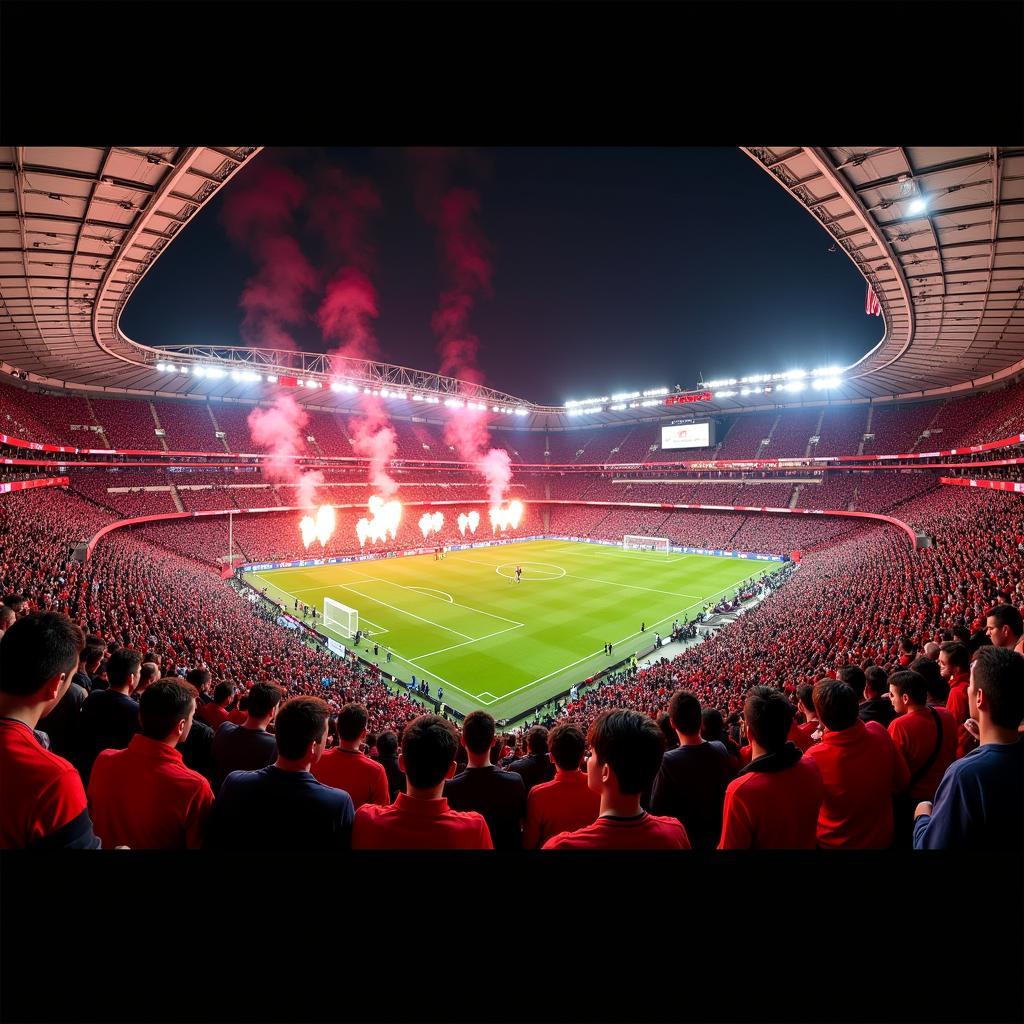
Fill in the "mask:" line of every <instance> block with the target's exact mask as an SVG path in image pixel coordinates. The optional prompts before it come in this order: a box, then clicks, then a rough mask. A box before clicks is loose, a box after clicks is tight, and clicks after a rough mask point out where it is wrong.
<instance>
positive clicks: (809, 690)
mask: <svg viewBox="0 0 1024 1024" xmlns="http://www.w3.org/2000/svg"><path fill="white" fill-rule="evenodd" d="M796 703H797V708H798V709H799V710H800V711H801V712H803V716H804V721H803V724H802V725H798V726H797V727H796V728H797V731H798V732H799V734H800V735H799V737H798V736H794V735H792V732H793V730H792V729H790V736H789V739H791V740H792V741H793V742H794V743H795V744H796V745H797V746H798V747H799V748H800V749H801V750H809V749H810V747H811V745H812V744H814V743H817V742H818V739H820V733H821V722H819V721H818V712H817V711H815V710H814V684H813V683H801V684H800V685H799V686H798V687H797V690H796ZM815 733H817V734H818V738H817V739H816V738H815Z"/></svg>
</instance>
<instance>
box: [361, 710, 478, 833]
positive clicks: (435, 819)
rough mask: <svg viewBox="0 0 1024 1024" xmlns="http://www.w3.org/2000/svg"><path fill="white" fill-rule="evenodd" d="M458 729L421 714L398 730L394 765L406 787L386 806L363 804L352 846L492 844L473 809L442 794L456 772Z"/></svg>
mask: <svg viewBox="0 0 1024 1024" xmlns="http://www.w3.org/2000/svg"><path fill="white" fill-rule="evenodd" d="M458 749H459V734H458V732H457V731H456V729H455V726H453V725H452V724H451V722H448V721H446V720H445V719H443V718H441V717H439V716H438V715H420V717H419V718H414V719H413V720H412V721H411V722H410V723H409V724H408V725H407V726H406V727H405V730H404V731H403V732H402V750H401V753H400V754H399V755H398V767H399V768H400V769H401V770H402V771H403V772H405V776H406V785H405V792H404V793H399V794H398V796H397V797H396V798H395V802H394V803H393V804H390V805H388V806H381V805H380V804H363V806H362V807H360V808H359V810H358V811H356V817H355V824H354V825H353V827H352V849H353V850H491V849H493V848H494V847H493V844H492V843H491V833H490V830H489V829H488V827H487V822H486V821H485V820H484V816H483V815H482V814H479V813H478V812H476V811H453V810H450V809H449V807H448V801H447V800H446V799H445V798H444V796H442V793H443V792H444V784H445V780H447V779H451V778H454V776H455V755H456V752H457V751H458Z"/></svg>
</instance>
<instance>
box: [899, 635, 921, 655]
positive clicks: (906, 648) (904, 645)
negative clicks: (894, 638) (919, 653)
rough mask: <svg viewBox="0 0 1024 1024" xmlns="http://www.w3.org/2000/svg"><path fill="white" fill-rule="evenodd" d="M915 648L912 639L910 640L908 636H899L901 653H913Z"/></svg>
mask: <svg viewBox="0 0 1024 1024" xmlns="http://www.w3.org/2000/svg"><path fill="white" fill-rule="evenodd" d="M916 650H917V647H916V646H915V644H914V641H913V640H911V639H910V637H909V636H904V637H901V638H900V651H901V652H902V653H903V654H913V653H914V651H916Z"/></svg>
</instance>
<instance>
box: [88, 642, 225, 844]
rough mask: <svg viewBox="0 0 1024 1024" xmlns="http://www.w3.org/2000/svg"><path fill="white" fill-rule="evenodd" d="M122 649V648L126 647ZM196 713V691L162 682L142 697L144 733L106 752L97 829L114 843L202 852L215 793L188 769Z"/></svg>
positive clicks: (93, 786)
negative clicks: (184, 754)
mask: <svg viewBox="0 0 1024 1024" xmlns="http://www.w3.org/2000/svg"><path fill="white" fill-rule="evenodd" d="M118 653H120V652H118ZM195 712H196V693H195V690H194V689H193V688H192V687H191V686H190V685H189V684H188V683H185V682H182V681H181V680H180V679H160V680H158V681H157V682H155V683H153V684H152V685H151V686H149V687H147V688H146V691H145V693H143V695H142V696H141V697H140V698H139V722H140V726H141V732H139V733H137V734H136V735H134V736H133V737H132V739H131V742H130V743H129V744H128V746H127V747H126V748H125V749H124V750H104V751H103V752H102V753H100V755H99V756H98V757H97V758H96V763H95V765H94V766H93V770H92V774H91V777H90V779H89V806H90V808H91V810H92V815H93V820H94V821H95V823H96V834H97V835H98V836H99V837H100V839H102V840H103V841H104V842H105V843H106V845H107V846H108V847H111V846H128V847H130V848H131V849H133V850H181V849H189V850H196V849H198V848H199V846H200V845H201V843H202V837H203V829H204V827H205V825H206V820H207V817H208V816H209V814H210V809H211V808H212V806H213V790H211V789H210V784H209V782H207V781H206V779H204V778H203V776H202V775H200V774H199V773H198V772H194V771H192V769H191V768H188V767H186V766H185V763H184V762H183V761H182V758H181V754H180V752H179V751H178V750H177V746H178V744H179V743H180V742H181V741H182V740H183V739H184V738H185V737H186V736H187V735H188V731H189V729H190V728H191V727H192V719H193V717H194V716H195Z"/></svg>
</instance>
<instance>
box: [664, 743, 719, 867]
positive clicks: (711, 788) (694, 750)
mask: <svg viewBox="0 0 1024 1024" xmlns="http://www.w3.org/2000/svg"><path fill="white" fill-rule="evenodd" d="M732 778H733V762H732V759H731V758H730V756H729V753H728V751H727V750H726V749H725V746H724V745H723V744H721V743H719V742H718V741H717V740H714V741H712V742H710V743H700V744H697V745H695V746H681V747H678V748H676V749H675V750H668V751H666V752H665V754H664V756H663V757H662V759H661V768H660V769H659V770H658V774H657V776H656V777H655V779H654V786H653V788H652V790H651V813H652V814H665V815H670V816H671V817H673V818H677V819H678V820H679V821H681V822H682V823H683V827H684V828H685V829H686V834H687V836H688V837H689V840H690V846H692V847H693V849H695V850H713V849H714V848H715V847H716V846H717V845H718V840H719V837H720V836H721V834H722V808H723V806H724V804H725V787H726V786H728V785H729V783H730V782H731V781H732Z"/></svg>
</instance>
